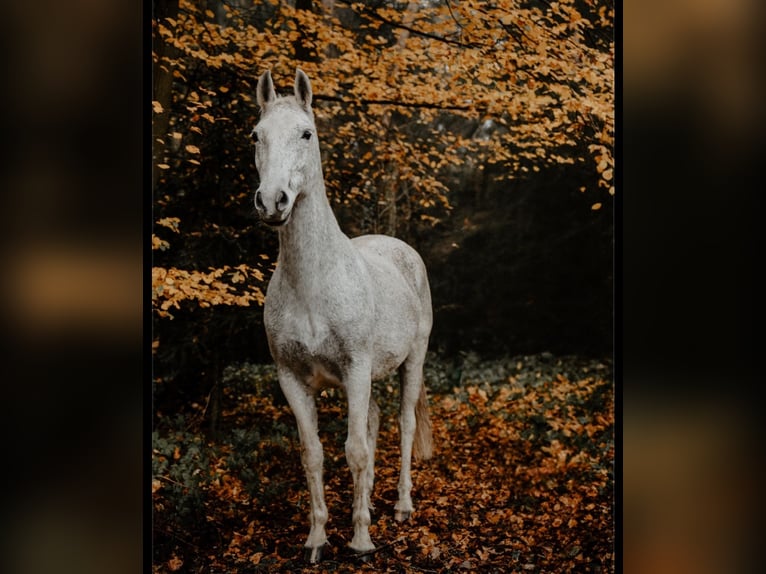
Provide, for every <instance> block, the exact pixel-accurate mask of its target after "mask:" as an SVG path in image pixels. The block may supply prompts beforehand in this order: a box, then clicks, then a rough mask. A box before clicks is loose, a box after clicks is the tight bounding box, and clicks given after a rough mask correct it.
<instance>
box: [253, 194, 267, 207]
mask: <svg viewBox="0 0 766 574" xmlns="http://www.w3.org/2000/svg"><path fill="white" fill-rule="evenodd" d="M255 207H256V209H259V210H263V209H266V206H265V205H264V204H263V198H262V197H261V192H260V191H256V192H255Z"/></svg>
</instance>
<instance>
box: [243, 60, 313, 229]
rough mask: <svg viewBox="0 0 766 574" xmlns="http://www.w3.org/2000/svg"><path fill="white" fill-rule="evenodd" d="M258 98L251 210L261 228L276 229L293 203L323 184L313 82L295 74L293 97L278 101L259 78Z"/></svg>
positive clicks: (271, 87)
mask: <svg viewBox="0 0 766 574" xmlns="http://www.w3.org/2000/svg"><path fill="white" fill-rule="evenodd" d="M256 96H257V101H258V106H259V107H260V109H261V119H260V121H259V122H258V124H257V125H256V126H255V128H253V131H252V133H251V136H252V138H253V141H254V142H255V167H256V169H257V170H258V175H259V176H260V180H261V183H260V186H259V187H258V189H257V190H256V192H255V208H256V210H257V211H258V214H259V215H260V217H261V219H262V220H263V221H264V222H265V223H267V224H269V225H273V226H279V225H284V224H285V223H287V222H288V221H289V219H290V215H291V213H292V210H293V207H294V205H295V202H296V200H297V199H298V198H299V197H300V196H301V195H302V194H306V193H310V192H311V191H312V190H313V189H314V188H316V187H318V186H321V185H322V181H323V176H322V165H321V159H320V153H319V142H318V140H317V134H316V126H315V124H314V113H313V112H312V110H311V99H312V91H311V82H310V81H309V78H308V76H307V75H306V74H305V73H304V72H303V71H302V70H300V69H297V70H296V73H295V85H294V89H293V95H292V96H287V97H278V96H277V94H276V92H275V91H274V83H273V82H272V79H271V73H270V72H269V71H266V72H264V73H263V74H262V75H261V77H260V78H258V86H257V88H256Z"/></svg>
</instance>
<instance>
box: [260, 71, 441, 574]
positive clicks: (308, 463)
mask: <svg viewBox="0 0 766 574" xmlns="http://www.w3.org/2000/svg"><path fill="white" fill-rule="evenodd" d="M256 92H257V101H258V105H259V107H260V109H261V118H260V121H259V122H258V124H257V125H256V127H255V128H254V129H253V132H252V138H253V140H254V141H255V165H256V168H257V169H258V173H259V175H260V180H261V183H260V186H259V187H258V190H257V191H256V193H255V206H256V209H257V211H258V213H259V215H260V217H261V219H262V220H263V221H264V222H265V223H267V224H268V225H270V226H273V227H275V228H276V229H278V232H279V257H278V260H277V267H276V271H275V272H274V275H273V276H272V278H271V281H270V282H269V286H268V290H267V293H266V303H265V309H264V324H265V327H266V334H267V337H268V341H269V348H270V350H271V354H272V356H273V358H274V361H275V362H276V364H277V372H278V375H279V384H280V386H281V388H282V391H283V392H284V394H285V397H286V398H287V400H288V402H289V404H290V408H291V409H292V411H293V413H294V415H295V419H296V422H297V424H298V432H299V436H300V441H301V460H302V462H303V467H304V469H305V471H306V478H307V480H308V486H309V493H310V497H311V510H310V521H311V531H310V532H309V535H308V539H307V540H306V544H305V553H306V554H305V555H306V559H307V560H308V561H310V562H318V561H319V560H320V559H321V553H322V547H323V546H324V545H325V543H326V542H327V536H326V534H325V523H326V522H327V506H326V504H325V498H324V486H323V483H322V464H323V459H324V455H323V452H322V444H321V443H320V441H319V435H318V429H317V410H316V402H315V395H316V393H317V392H318V391H320V390H321V389H322V388H323V387H325V386H328V385H331V386H337V387H340V388H342V389H343V391H344V392H345V395H346V398H347V400H348V437H347V440H346V445H345V447H346V459H347V462H348V465H349V468H350V469H351V473H352V475H353V479H354V503H353V526H354V537H353V540H352V541H351V542H350V544H349V546H350V547H351V549H352V550H353V551H355V552H358V553H365V552H370V551H372V550H374V548H375V546H374V545H373V543H372V540H371V539H370V534H369V525H370V509H371V508H372V505H371V503H370V496H371V493H372V486H373V480H374V464H375V462H374V458H375V443H376V441H377V435H378V422H379V410H378V406H377V403H376V402H375V399H374V398H373V397H372V394H371V381H372V380H376V379H379V378H382V377H385V376H386V375H388V374H390V373H392V372H393V371H394V370H396V369H398V370H399V376H400V389H401V393H400V394H401V406H400V413H399V428H400V435H401V470H400V476H399V485H398V490H399V500H398V501H397V503H396V506H395V518H396V519H397V520H399V521H402V520H406V519H408V518H409V517H410V515H411V513H412V512H413V505H412V498H411V497H410V491H411V489H412V479H411V464H412V463H411V461H412V455H413V450H414V454H415V456H416V457H419V458H422V459H427V458H429V457H430V456H431V451H432V437H431V422H430V419H429V415H428V399H427V397H426V390H425V386H424V383H423V361H424V360H425V356H426V349H427V347H428V338H429V336H430V333H431V324H432V321H433V315H432V310H431V294H430V290H429V286H428V277H427V274H426V268H425V265H424V264H423V260H422V259H421V258H420V256H419V255H418V254H417V252H416V251H415V250H414V249H412V248H411V247H410V246H408V245H407V244H406V243H404V242H402V241H400V240H398V239H395V238H393V237H387V236H383V235H366V236H362V237H357V238H355V239H349V238H348V237H347V236H346V235H345V234H344V233H343V232H342V231H341V230H340V227H339V226H338V222H337V220H336V219H335V215H334V214H333V212H332V209H331V207H330V202H329V201H328V199H327V194H326V193H325V184H324V177H323V175H322V165H321V158H320V153H319V141H318V138H317V133H316V127H315V124H314V114H313V111H312V109H311V99H312V91H311V83H310V82H309V79H308V77H307V76H306V74H305V73H304V72H303V71H302V70H300V69H298V70H297V71H296V74H295V85H294V95H293V96H287V97H278V96H277V95H276V93H275V91H274V84H273V82H272V79H271V73H270V72H269V71H266V72H264V73H263V75H261V77H260V78H259V79H258V87H257V88H256Z"/></svg>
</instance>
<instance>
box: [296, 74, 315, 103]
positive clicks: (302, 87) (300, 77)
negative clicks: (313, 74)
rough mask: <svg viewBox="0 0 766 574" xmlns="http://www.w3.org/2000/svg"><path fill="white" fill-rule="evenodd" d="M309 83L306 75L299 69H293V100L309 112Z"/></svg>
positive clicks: (310, 92) (310, 95)
mask: <svg viewBox="0 0 766 574" xmlns="http://www.w3.org/2000/svg"><path fill="white" fill-rule="evenodd" d="M312 95H313V93H312V91H311V82H310V81H309V77H308V76H307V75H306V73H305V72H304V71H303V70H301V69H300V68H296V69H295V99H296V100H298V103H299V104H300V105H301V106H303V109H304V110H306V111H307V112H308V111H311V98H312Z"/></svg>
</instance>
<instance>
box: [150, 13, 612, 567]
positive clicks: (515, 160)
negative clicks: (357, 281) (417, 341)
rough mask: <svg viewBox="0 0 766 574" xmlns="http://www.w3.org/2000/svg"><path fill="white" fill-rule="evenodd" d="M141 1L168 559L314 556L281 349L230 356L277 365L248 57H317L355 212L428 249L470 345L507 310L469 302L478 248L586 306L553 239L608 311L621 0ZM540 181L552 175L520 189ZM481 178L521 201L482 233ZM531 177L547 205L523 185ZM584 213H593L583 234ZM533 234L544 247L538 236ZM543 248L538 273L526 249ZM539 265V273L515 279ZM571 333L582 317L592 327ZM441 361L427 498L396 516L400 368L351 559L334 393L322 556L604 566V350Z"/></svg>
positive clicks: (442, 312)
mask: <svg viewBox="0 0 766 574" xmlns="http://www.w3.org/2000/svg"><path fill="white" fill-rule="evenodd" d="M152 16H153V17H152V64H153V76H154V77H153V96H152V106H151V108H152V118H153V122H152V132H153V133H152V156H153V159H152V185H153V210H152V222H153V228H152V236H151V246H152V259H153V261H152V273H151V308H152V322H153V333H152V339H153V344H152V351H153V357H152V361H153V381H152V383H153V388H152V390H153V397H154V403H153V406H154V412H153V416H154V429H155V430H154V435H153V440H152V449H153V450H152V467H153V468H152V491H153V498H152V501H153V502H152V504H153V511H154V514H153V517H154V522H153V543H154V546H153V553H154V569H155V572H158V573H163V574H164V573H165V572H192V571H193V572H198V571H209V572H231V573H235V572H271V571H283V572H290V571H301V570H302V569H303V568H304V565H303V564H302V563H301V562H300V560H299V557H300V550H301V549H300V544H301V543H302V541H303V540H304V539H305V525H306V513H307V504H308V498H307V492H306V489H305V479H304V477H303V472H302V469H301V467H300V456H299V452H298V448H299V447H298V441H297V435H296V430H295V423H294V419H293V417H292V414H291V413H290V412H289V410H288V408H287V406H286V404H285V403H284V399H283V398H282V397H281V394H280V392H279V389H278V386H277V384H276V381H275V376H274V372H273V368H272V367H264V366H261V367H253V366H252V365H251V366H247V367H245V366H242V367H239V368H238V367H232V366H229V363H230V362H231V359H232V357H237V358H238V359H249V360H253V361H268V349H267V346H266V341H265V334H264V331H263V327H262V312H261V310H262V304H263V297H264V293H265V292H266V284H267V282H268V279H269V277H270V276H271V273H272V271H273V265H274V262H275V261H276V254H277V237H276V234H275V233H273V232H271V231H270V230H267V229H264V228H263V227H262V226H260V225H259V223H258V221H257V217H256V215H255V211H254V207H253V196H252V194H253V191H254V189H255V188H256V187H257V185H258V175H257V173H256V171H255V168H254V165H253V149H252V142H251V140H250V137H249V133H250V130H251V129H252V127H253V125H254V124H255V123H256V122H257V119H258V110H257V106H256V104H255V84H256V81H257V77H258V75H259V74H260V73H261V72H263V71H264V70H266V69H270V70H271V72H272V75H273V77H274V80H275V83H276V87H277V91H278V92H280V93H286V92H287V91H288V90H289V89H290V86H291V82H292V78H294V75H295V68H296V66H300V67H301V68H302V69H303V70H304V71H305V72H306V73H307V74H308V75H309V77H310V78H311V82H312V88H313V91H314V102H313V108H314V112H315V115H316V121H317V128H318V136H319V138H320V147H321V150H322V161H323V168H324V173H325V180H326V184H327V192H328V195H329V198H330V200H331V203H332V205H333V209H334V211H335V213H336V215H337V217H338V219H339V221H340V223H341V227H342V229H343V230H344V231H345V232H346V233H348V234H349V235H357V234H361V233H368V232H377V233H387V234H391V235H396V236H398V237H401V238H403V239H405V240H407V241H409V242H410V243H412V244H413V245H414V246H415V247H417V248H419V249H420V251H421V253H424V254H425V256H424V259H426V263H427V265H428V267H429V279H430V280H431V282H432V290H433V293H434V308H435V331H434V337H433V339H432V341H435V340H436V339H437V335H438V332H441V333H444V332H447V333H448V334H449V336H450V340H449V341H447V343H445V345H446V346H447V347H449V348H450V351H451V353H452V355H455V354H457V355H458V356H460V357H464V356H465V355H466V353H468V352H469V351H471V350H473V349H472V346H474V345H473V342H472V340H471V339H468V338H467V337H464V336H463V334H464V332H463V330H462V329H463V327H464V325H465V324H466V323H467V322H468V321H474V322H477V323H479V324H480V325H483V327H482V328H483V329H484V331H487V332H489V334H488V335H487V336H486V337H484V339H483V340H490V339H492V337H495V338H496V337H497V333H498V332H500V330H499V329H498V322H499V321H506V319H505V318H504V315H503V314H502V313H497V312H493V309H492V308H490V307H486V308H482V307H481V303H482V301H484V295H485V293H484V292H483V291H481V289H480V287H481V285H480V284H479V283H478V281H477V279H478V276H477V272H476V267H475V265H476V262H477V261H479V258H478V257H477V255H476V254H495V255H497V256H498V258H500V259H502V262H501V264H498V265H497V266H496V267H493V268H491V269H487V270H486V275H487V278H485V279H484V280H485V281H489V282H495V283H500V282H502V283H503V284H504V285H505V286H507V290H506V291H504V292H503V293H502V297H503V301H504V304H506V303H505V302H507V305H509V306H510V305H515V306H516V307H514V309H516V308H522V309H523V310H524V311H525V312H526V310H528V309H531V310H534V311H535V313H536V314H534V315H531V316H533V317H540V316H549V315H557V314H561V309H570V308H574V307H576V305H574V304H573V303H572V296H571V294H570V293H571V289H572V287H571V285H570V284H568V283H566V282H563V283H559V282H557V281H555V280H554V279H555V277H556V276H555V275H554V272H555V259H554V258H553V257H552V253H554V251H555V250H561V253H565V255H564V256H563V257H564V258H566V259H567V260H568V261H572V262H573V263H572V265H573V270H572V273H573V274H576V275H577V276H579V277H585V279H583V283H584V286H585V287H584V288H582V289H580V291H581V292H582V293H592V294H593V300H594V301H595V302H596V304H598V305H600V306H602V307H603V308H604V309H606V311H605V312H603V313H602V316H601V319H600V321H601V323H603V324H607V328H608V326H609V325H611V321H610V317H609V309H610V308H611V300H609V299H608V296H609V293H611V287H610V285H609V283H608V280H609V277H610V275H609V271H606V272H603V270H602V268H601V267H603V266H602V264H601V261H606V262H607V264H609V263H610V262H611V251H610V249H611V237H610V232H611V220H610V218H611V213H612V211H611V210H612V202H613V198H614V194H615V186H614V178H615V174H614V169H615V165H614V154H613V147H614V74H613V67H614V41H613V19H614V8H613V3H612V2H611V1H610V0H563V1H560V2H550V1H548V0H499V1H496V2H491V3H490V2H478V1H472V0H459V1H458V0H450V1H440V2H437V1H423V2H390V1H382V0H378V1H373V2H346V1H342V0H323V1H322V2H311V1H309V0H296V1H277V0H268V1H264V2H253V1H251V0H229V1H220V0H161V1H156V2H154V3H153V15H152ZM529 182H535V185H536V186H539V189H540V191H539V192H535V191H529V190H528V189H525V188H524V185H525V184H527V183H529ZM490 189H491V191H490ZM512 192H513V193H512ZM514 193H515V195H514ZM482 197H485V198H486V197H491V198H492V202H495V201H496V202H497V204H496V205H497V209H496V211H498V212H500V209H501V208H505V207H506V204H507V205H511V207H512V208H513V209H516V208H517V207H518V209H516V211H513V219H512V220H509V221H508V222H504V221H500V219H501V218H497V219H496V220H491V223H492V224H493V225H495V227H491V226H490V225H489V224H487V226H486V229H487V230H488V231H491V232H492V233H493V235H489V234H485V235H482V234H480V233H475V231H476V230H477V229H478V228H481V221H479V222H478V223H477V222H476V221H474V220H472V219H471V218H473V215H474V214H473V212H472V211H471V209H472V207H471V206H472V205H473V204H472V202H476V203H480V201H479V200H480V199H481V198H482ZM528 197H534V198H535V201H536V202H537V203H535V204H534V206H532V205H531V204H530V203H526V204H525V203H516V204H513V203H512V202H511V201H510V200H511V199H513V200H514V201H516V202H522V201H524V200H525V199H524V198H528ZM506 198H507V199H508V200H509V201H507V202H506V201H505V200H506ZM519 198H521V199H519ZM538 200H539V201H538ZM490 203H491V202H490ZM491 205H492V208H495V204H494V203H491ZM552 206H559V209H558V210H557V211H556V210H554V209H553V207H552ZM561 206H564V207H563V208H561ZM461 210H462V211H461ZM486 210H487V208H486V207H485V211H486ZM554 211H555V214H554ZM455 213H460V214H461V217H460V219H459V220H457V221H455V218H454V214H455ZM503 213H504V214H507V213H509V212H508V211H506V212H503ZM468 215H470V217H468ZM469 219H470V220H469ZM507 219H509V218H507ZM477 220H478V216H477ZM486 221H487V219H485V220H484V222H485V223H486ZM571 221H577V222H581V225H580V226H579V227H578V228H577V229H575V230H574V231H572V230H571V228H570V227H568V225H569V224H570V222H571ZM538 222H545V225H544V226H538V227H533V224H537V223H538ZM505 223H507V225H508V226H510V227H512V230H513V232H512V233H509V232H508V231H507V230H506V228H505V227H502V226H501V224H505ZM594 229H596V230H597V231H596V232H593V230H594ZM437 236H438V237H439V243H435V244H430V245H429V243H428V242H429V241H432V240H433V238H434V237H437ZM582 236H587V237H588V240H587V241H585V242H584V243H583V245H585V249H584V250H582V251H580V252H577V253H575V254H574V255H575V256H569V255H568V253H567V252H565V251H564V250H563V248H562V246H567V245H570V244H572V243H573V240H572V239H573V238H575V239H577V238H580V237H582ZM498 238H500V239H502V242H503V243H502V245H500V246H499V245H498V243H497V240H498ZM531 240H534V241H535V242H536V245H543V246H544V248H543V249H540V250H539V251H538V252H535V253H532V254H530V253H528V252H525V251H524V249H525V248H526V247H525V246H526V244H527V243H529V242H530V241H531ZM426 246H428V247H429V249H428V252H427V253H426V249H425V247H426ZM461 249H463V250H462V251H461ZM506 249H507V251H506ZM506 255H507V256H506ZM549 260H550V261H551V267H550V268H548V269H543V270H542V271H541V270H540V269H539V268H537V267H533V266H532V263H530V262H536V261H542V262H543V263H545V262H546V261H549ZM593 262H595V263H593ZM594 269H596V271H594ZM597 273H598V274H597ZM530 276H534V277H535V278H536V280H539V281H541V282H542V284H543V286H544V291H543V292H542V293H541V292H540V291H535V290H534V289H532V288H531V287H530V286H529V284H527V283H525V282H524V280H523V277H530ZM552 277H553V279H552ZM603 293H606V295H602V294H603ZM551 300H553V301H556V302H558V303H560V305H561V306H560V307H549V306H547V303H548V301H551ZM470 304H474V307H470ZM507 308H509V307H501V309H507ZM599 308H601V307H599ZM482 313H485V315H482ZM522 317H523V318H525V319H526V318H527V317H528V316H527V315H523V314H522ZM604 317H605V319H604ZM522 323H523V325H524V326H525V327H526V328H527V331H526V332H522V331H519V332H518V333H517V334H516V335H515V336H516V337H517V338H516V339H514V340H513V341H509V340H508V341H501V343H506V344H507V346H509V347H510V346H512V344H518V343H519V340H520V339H523V338H524V337H525V336H526V335H527V334H528V333H529V332H530V330H534V329H538V330H539V332H540V333H542V334H541V336H544V335H545V331H546V329H547V325H546V324H544V323H543V322H542V321H534V320H524V321H522ZM601 323H600V324H601ZM569 328H571V329H572V332H573V333H574V334H575V335H573V336H577V337H580V336H581V333H582V332H583V330H584V329H585V328H584V327H583V326H581V325H571V326H570V327H569ZM500 336H501V337H503V336H505V334H504V333H501V335H500ZM492 340H494V339H492ZM440 344H441V342H440ZM540 350H543V349H540ZM522 352H526V351H522ZM453 358H454V357H453ZM445 360H446V359H443V358H442V357H440V356H438V355H435V356H433V357H432V358H431V361H430V365H431V366H430V368H431V369H432V372H430V373H427V375H426V383H427V385H428V387H429V389H430V392H431V406H432V417H433V421H434V433H435V437H436V439H437V441H438V442H439V447H438V449H439V450H438V452H437V455H436V457H435V459H434V460H433V461H430V462H429V463H427V464H422V465H418V466H416V468H415V473H414V482H415V491H414V492H413V496H414V498H415V499H416V507H417V511H416V515H415V517H414V520H413V521H412V522H409V523H404V524H401V525H400V524H398V523H395V522H394V521H393V516H392V513H391V512H390V510H391V508H392V507H393V503H394V501H395V490H396V469H397V464H398V463H397V461H398V447H397V444H398V438H397V432H396V424H395V412H394V410H393V409H394V406H393V405H394V404H395V403H396V396H395V395H396V394H397V392H396V391H395V388H396V387H397V385H396V383H392V382H390V381H389V382H384V383H383V384H382V386H379V387H378V389H377V391H378V392H379V394H380V395H382V397H384V398H390V399H391V400H390V401H389V400H382V399H381V400H380V401H379V402H380V404H381V406H383V404H384V403H387V405H388V407H387V408H388V410H387V411H385V408H386V407H384V416H385V417H386V419H385V420H383V421H382V424H381V437H380V440H379V451H378V456H377V460H376V462H377V466H376V469H377V475H376V480H377V482H376V489H375V494H374V498H373V502H374V503H375V505H376V507H377V514H376V516H377V519H376V522H375V524H374V525H373V527H372V528H371V534H372V537H373V540H374V541H375V543H376V544H377V545H378V546H379V550H378V552H376V553H375V554H374V555H373V556H372V561H371V563H370V564H366V565H360V564H358V563H357V562H355V561H354V560H353V559H352V558H350V557H348V556H346V555H345V554H344V549H345V546H346V543H347V541H348V540H349V539H350V527H349V524H350V506H349V494H350V484H349V480H350V475H349V473H348V471H347V468H346V466H345V459H344V456H343V447H342V441H343V438H342V437H344V436H345V432H346V431H345V426H344V421H345V413H344V410H343V409H344V407H343V406H342V405H343V401H342V397H341V396H340V395H338V394H334V393H328V394H327V396H326V397H324V399H323V400H322V406H321V412H320V416H321V420H320V433H322V439H323V442H324V444H325V446H326V459H325V460H326V473H325V478H326V482H327V489H326V490H327V497H328V505H329V506H330V513H331V519H330V520H331V521H330V523H329V524H328V532H331V534H330V542H331V544H332V549H331V553H330V556H329V557H328V561H327V562H325V563H324V565H323V567H324V568H325V569H330V570H337V571H345V572H350V571H356V570H362V571H381V572H403V571H411V570H412V571H425V572H452V571H484V572H508V571H510V572H580V571H590V572H607V571H612V570H613V541H614V538H613V527H612V524H613V521H612V512H613V496H612V490H613V473H612V465H613V456H614V454H613V449H614V439H613V425H614V421H613V394H612V387H611V383H610V380H611V373H610V371H609V369H608V368H606V367H604V366H603V365H602V366H601V367H596V366H594V365H592V364H589V365H587V366H586V367H582V368H581V366H579V365H578V368H577V369H575V370H572V369H569V370H567V371H566V372H564V371H562V370H560V369H559V370H558V371H557V370H556V369H547V370H540V369H537V370H535V369H532V368H531V367H529V365H528V364H526V362H525V361H521V363H524V364H523V365H522V366H520V367H518V368H517V367H516V365H517V361H515V360H514V361H513V362H512V364H511V366H509V367H503V368H502V369H499V370H495V371H492V372H486V370H485V371H481V373H479V372H478V371H477V370H476V369H474V370H473V371H470V370H469V369H466V368H465V365H459V364H455V365H447V364H445V363H444V361H445ZM583 369H585V370H583ZM469 371H470V373H469ZM527 375H530V376H529V377H528V376H527ZM387 395H394V396H392V397H387Z"/></svg>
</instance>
